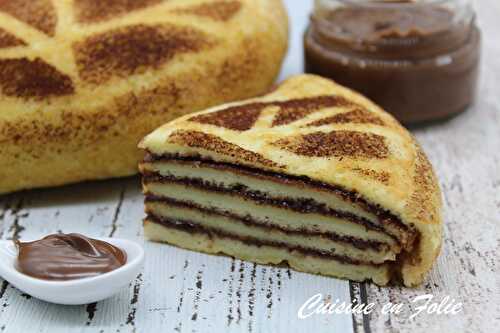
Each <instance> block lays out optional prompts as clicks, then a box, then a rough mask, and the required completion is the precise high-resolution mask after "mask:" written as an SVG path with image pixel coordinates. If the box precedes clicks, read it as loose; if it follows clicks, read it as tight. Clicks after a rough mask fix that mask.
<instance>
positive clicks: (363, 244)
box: [145, 193, 390, 252]
mask: <svg viewBox="0 0 500 333" xmlns="http://www.w3.org/2000/svg"><path fill="white" fill-rule="evenodd" d="M145 201H146V203H154V202H159V203H166V204H168V205H170V206H176V207H182V208H188V209H194V210H197V211H200V212H202V213H203V214H210V215H219V216H224V217H228V218H231V219H233V220H237V221H239V222H241V223H243V224H244V225H246V226H248V227H252V228H260V229H264V230H268V231H269V230H275V231H279V232H283V233H285V234H287V235H298V236H305V237H323V238H326V239H329V240H331V241H334V242H340V243H346V244H349V245H352V246H353V247H355V248H358V249H360V250H366V249H372V250H375V251H377V252H381V251H387V250H389V249H390V246H389V245H388V244H386V243H383V242H379V241H376V240H364V239H360V238H356V237H353V236H345V235H339V234H337V233H334V232H321V231H314V230H311V229H306V228H298V229H290V228H286V227H283V226H280V225H277V224H273V223H269V222H265V221H257V220H256V219H254V218H253V217H251V216H250V215H247V216H240V215H237V214H234V213H232V212H229V211H225V210H221V209H219V208H216V207H210V208H208V207H203V206H200V205H198V204H196V203H194V202H187V201H179V200H176V199H173V198H168V197H160V196H157V195H154V194H149V193H146V200H145ZM147 213H149V214H153V213H151V212H147Z"/></svg>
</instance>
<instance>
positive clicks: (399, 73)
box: [304, 0, 481, 124]
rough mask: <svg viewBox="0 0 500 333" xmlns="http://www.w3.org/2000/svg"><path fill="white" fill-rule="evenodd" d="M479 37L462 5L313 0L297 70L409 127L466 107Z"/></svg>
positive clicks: (438, 0)
mask: <svg viewBox="0 0 500 333" xmlns="http://www.w3.org/2000/svg"><path fill="white" fill-rule="evenodd" d="M480 39H481V38H480V32H479V29H478V28H477V25H476V20H475V13H474V11H473V9H472V6H471V3H470V1H469V0H427V1H426V0H420V1H419V0H415V1H410V0H407V1H397V0H396V1H394V0H393V1H388V0H385V1H384V0H378V1H374V0H371V1H370V0H365V1H361V0H316V2H315V10H314V13H313V14H312V16H311V22H310V24H309V27H308V29H307V31H306V33H305V36H304V47H305V70H306V72H308V73H314V74H319V75H321V76H324V77H328V78H331V79H333V80H334V81H336V82H338V83H340V84H342V85H345V86H347V87H350V88H352V89H354V90H357V91H359V92H361V93H362V94H364V95H365V96H367V97H369V98H370V99H372V100H373V101H375V102H376V103H377V104H379V105H380V106H381V107H382V108H384V109H385V110H386V111H388V112H390V113H392V114H393V115H394V116H395V117H396V118H397V119H399V120H400V121H401V122H402V123H405V124H415V123H419V122H423V121H429V120H436V119H440V118H446V117H449V116H451V115H454V114H456V113H459V112H461V111H463V110H465V109H466V108H467V107H468V106H469V105H470V104H471V103H472V102H473V99H474V96H475V93H476V88H477V81H478V72H479V60H480Z"/></svg>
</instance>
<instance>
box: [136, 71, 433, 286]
mask: <svg viewBox="0 0 500 333" xmlns="http://www.w3.org/2000/svg"><path fill="white" fill-rule="evenodd" d="M140 147H141V148H142V149H144V150H145V151H146V157H145V159H144V161H143V162H142V163H141V165H140V169H141V172H142V174H143V187H144V193H145V195H146V213H147V217H146V219H145V234H146V236H147V237H148V238H149V239H151V240H154V241H162V242H168V243H171V244H174V245H178V246H181V247H184V248H188V249H193V250H198V251H203V252H207V253H225V254H228V255H231V256H235V257H238V258H242V259H247V260H251V261H255V262H258V263H271V264H279V263H282V262H286V263H288V264H289V265H290V266H291V267H292V268H295V269H297V270H300V271H305V272H310V273H318V274H324V275H330V276H336V277H342V278H347V279H352V280H356V281H364V280H369V279H371V280H373V281H374V282H375V283H377V284H379V285H386V284H387V283H389V282H390V281H391V280H393V279H402V281H403V282H404V284H405V285H406V286H414V285H417V284H419V283H421V282H422V281H423V279H424V277H425V275H426V274H427V272H428V271H429V270H430V269H431V266H432V264H433V262H434V261H435V259H436V256H437V255H438V253H439V250H440V246H441V197H440V190H439V187H438V184H437V181H436V177H435V175H434V172H433V170H432V167H431V165H430V164H429V161H428V160H427V158H426V157H425V155H424V153H423V152H422V150H421V148H420V146H419V145H418V144H417V142H416V141H415V140H414V138H413V137H412V136H411V134H410V133H408V132H407V131H406V130H405V129H404V128H403V127H402V126H401V125H399V123H398V122H397V121H396V120H394V118H392V116H390V115H389V114H387V113H385V112H384V111H382V110H381V109H380V108H379V107H377V106H376V105H374V104H373V103H371V102H370V101H368V100H367V99H365V98H364V97H362V96H360V95H358V94H356V93H354V92H352V91H350V90H348V89H346V88H344V87H341V86H339V85H337V84H335V83H333V82H332V81H329V80H326V79H322V78H319V77H316V76H310V75H301V76H297V77H294V78H291V79H289V80H287V81H286V82H284V83H283V84H282V85H280V86H279V87H278V88H277V89H276V90H275V91H273V92H272V93H270V94H268V95H265V96H262V97H260V98H255V99H251V100H247V101H244V102H237V103H232V104H227V105H224V106H219V107H216V108H212V109H209V110H207V111H204V112H200V113H197V114H194V115H190V116H185V117H182V118H179V119H177V120H175V121H173V122H170V123H168V124H166V125H164V126H163V127H161V128H159V129H157V130H156V131H154V132H153V133H152V134H150V135H148V136H147V137H146V138H145V139H144V140H143V141H142V143H141V144H140Z"/></svg>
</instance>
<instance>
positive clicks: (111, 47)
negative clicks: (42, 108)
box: [0, 0, 243, 99]
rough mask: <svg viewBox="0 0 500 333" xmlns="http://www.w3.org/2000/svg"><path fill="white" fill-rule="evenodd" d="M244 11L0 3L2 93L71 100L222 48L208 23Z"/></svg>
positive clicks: (157, 0)
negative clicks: (183, 58)
mask: <svg viewBox="0 0 500 333" xmlns="http://www.w3.org/2000/svg"><path fill="white" fill-rule="evenodd" d="M242 6H243V3H242V2H240V0H213V1H211V0H191V1H182V0H109V1H101V0H74V1H67V0H0V89H1V93H2V94H3V95H4V96H8V97H13V98H23V99H41V98H47V97H58V96H67V95H71V94H74V93H76V92H77V91H78V89H80V88H82V87H89V86H92V85H100V86H102V85H103V84H107V83H109V82H110V81H112V79H118V80H120V79H126V78H127V77H129V76H130V75H135V74H142V73H144V72H146V71H147V70H149V69H157V68H159V67H161V66H164V65H165V64H167V63H168V62H169V61H170V60H171V59H172V58H174V57H175V56H177V55H181V54H186V53H196V52H200V51H202V50H205V49H207V48H213V47H216V46H217V38H215V37H214V36H213V34H211V33H210V25H211V24H214V25H220V24H224V23H225V22H227V21H228V20H231V18H232V17H233V16H234V15H236V14H237V13H238V12H239V11H240V10H241V8H242ZM144 16H147V18H148V19H147V22H145V20H144ZM195 18H197V19H198V20H199V19H200V18H202V19H203V20H204V22H203V24H197V22H196V21H197V19H195ZM173 21H175V22H176V23H172V22H173ZM206 21H210V22H211V23H207V22H206Z"/></svg>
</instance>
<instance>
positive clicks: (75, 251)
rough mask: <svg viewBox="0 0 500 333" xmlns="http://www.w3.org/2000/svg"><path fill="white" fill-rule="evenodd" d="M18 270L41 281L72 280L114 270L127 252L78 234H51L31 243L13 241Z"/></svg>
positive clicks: (125, 256)
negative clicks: (16, 250) (16, 249)
mask: <svg viewBox="0 0 500 333" xmlns="http://www.w3.org/2000/svg"><path fill="white" fill-rule="evenodd" d="M16 245H17V248H18V251H19V254H18V259H17V269H18V270H19V271H20V272H22V273H24V274H27V275H29V276H32V277H35V278H39V279H44V280H74V279H82V278H87V277H93V276H97V275H100V274H104V273H106V272H110V271H112V270H115V269H117V268H119V267H121V266H123V265H124V264H125V263H126V261H127V255H126V253H125V252H124V251H123V250H121V249H120V248H118V247H116V246H114V245H111V244H109V243H107V242H104V241H100V240H97V239H93V238H89V237H85V236H83V235H81V234H76V233H71V234H62V233H60V234H53V235H49V236H46V237H44V238H42V239H40V240H37V241H33V242H20V241H17V242H16Z"/></svg>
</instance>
